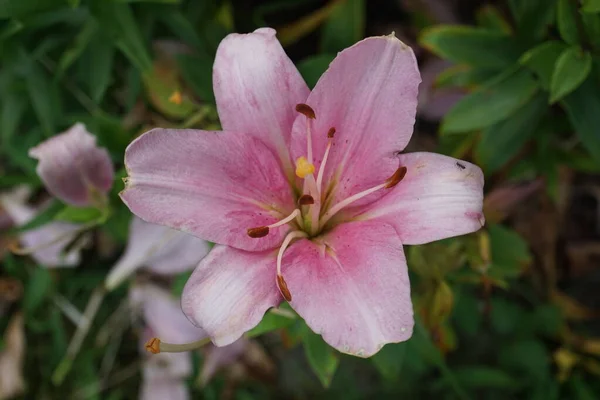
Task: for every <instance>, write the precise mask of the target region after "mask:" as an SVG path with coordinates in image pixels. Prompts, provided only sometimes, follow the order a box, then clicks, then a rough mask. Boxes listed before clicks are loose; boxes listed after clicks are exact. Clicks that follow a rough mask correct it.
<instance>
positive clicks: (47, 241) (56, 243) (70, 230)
mask: <svg viewBox="0 0 600 400" xmlns="http://www.w3.org/2000/svg"><path fill="white" fill-rule="evenodd" d="M28 196H29V190H28V189H27V188H25V187H21V188H18V189H16V190H13V191H12V192H11V193H5V194H3V195H1V196H0V206H1V207H2V208H3V209H4V210H5V211H6V213H7V214H8V215H9V216H10V218H11V219H12V220H13V222H14V224H15V225H17V226H20V225H25V224H26V223H27V222H29V221H30V220H31V219H33V218H34V217H35V216H36V215H37V214H38V213H39V212H40V211H41V210H36V209H35V208H33V207H30V206H28V205H27V204H26V199H27V197H28ZM80 231H81V225H77V224H70V223H66V222H49V223H47V224H45V225H43V226H41V227H39V228H35V229H32V230H29V231H25V232H23V233H21V234H20V236H19V240H20V242H21V243H22V245H23V247H24V248H25V249H31V250H32V251H31V257H32V258H33V259H34V260H35V261H36V262H37V263H39V264H40V265H42V266H44V267H47V268H55V267H76V266H77V265H78V264H79V261H80V259H81V254H80V253H81V246H76V247H74V248H73V249H72V250H70V251H68V252H66V253H65V250H66V247H67V246H68V245H69V244H70V243H71V242H72V241H73V240H74V239H75V237H76V235H77V234H78V233H79V232H80ZM82 239H83V240H85V239H86V238H82Z"/></svg>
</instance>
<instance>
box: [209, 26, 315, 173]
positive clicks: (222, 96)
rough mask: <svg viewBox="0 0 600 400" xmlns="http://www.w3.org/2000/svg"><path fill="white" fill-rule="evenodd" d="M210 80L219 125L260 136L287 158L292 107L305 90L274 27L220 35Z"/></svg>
mask: <svg viewBox="0 0 600 400" xmlns="http://www.w3.org/2000/svg"><path fill="white" fill-rule="evenodd" d="M213 84H214V91H215V98H216V101H217V108H218V110H219V118H220V120H221V125H222V126H223V129H224V130H230V131H235V132H247V133H249V134H251V135H253V136H255V137H258V138H261V139H262V140H264V141H265V143H268V144H269V146H270V147H271V148H272V149H275V151H276V153H277V154H279V156H280V157H281V159H282V160H283V162H284V163H289V153H288V148H289V143H290V133H291V130H292V124H293V122H294V118H295V117H296V112H295V110H294V108H295V106H296V104H298V103H303V102H305V101H306V98H307V97H308V93H309V90H308V87H307V86H306V83H305V82H304V80H303V79H302V76H301V75H300V73H299V72H298V70H297V69H296V67H295V66H294V64H293V63H292V61H291V60H290V59H289V58H288V56H287V55H286V54H285V52H284V50H283V48H282V47H281V44H279V42H278V41H277V38H276V37H275V30H273V29H270V28H261V29H257V30H256V31H254V32H253V33H249V34H244V35H240V34H235V33H234V34H231V35H228V36H227V37H226V38H225V39H223V41H222V42H221V44H220V45H219V48H218V50H217V55H216V58H215V64H214V70H213ZM288 165H289V164H288Z"/></svg>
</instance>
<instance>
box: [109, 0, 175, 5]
mask: <svg viewBox="0 0 600 400" xmlns="http://www.w3.org/2000/svg"><path fill="white" fill-rule="evenodd" d="M114 1H115V2H117V3H162V4H179V3H181V0H114Z"/></svg>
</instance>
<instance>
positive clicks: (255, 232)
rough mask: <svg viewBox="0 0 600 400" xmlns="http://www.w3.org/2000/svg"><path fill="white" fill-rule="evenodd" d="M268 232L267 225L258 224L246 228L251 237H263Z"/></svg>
mask: <svg viewBox="0 0 600 400" xmlns="http://www.w3.org/2000/svg"><path fill="white" fill-rule="evenodd" d="M268 234H269V227H268V226H259V227H258V228H249V229H248V236H250V237H251V238H253V239H257V238H261V237H265V236H267V235H268Z"/></svg>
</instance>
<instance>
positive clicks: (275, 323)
mask: <svg viewBox="0 0 600 400" xmlns="http://www.w3.org/2000/svg"><path fill="white" fill-rule="evenodd" d="M285 311H286V312H288V311H287V310H285ZM289 313H290V315H289V316H288V315H281V314H277V313H274V312H272V311H269V312H267V313H266V314H265V316H264V317H263V319H262V321H260V323H259V324H258V325H256V326H255V327H254V328H253V329H251V330H249V331H248V332H246V336H247V337H255V336H260V335H264V334H265V333H268V332H272V331H274V330H277V329H281V328H286V327H288V326H290V325H292V324H293V323H294V322H296V318H295V315H294V314H293V313H292V312H291V311H289Z"/></svg>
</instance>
